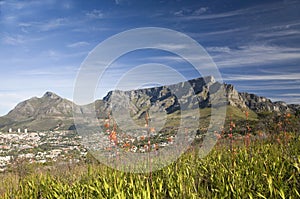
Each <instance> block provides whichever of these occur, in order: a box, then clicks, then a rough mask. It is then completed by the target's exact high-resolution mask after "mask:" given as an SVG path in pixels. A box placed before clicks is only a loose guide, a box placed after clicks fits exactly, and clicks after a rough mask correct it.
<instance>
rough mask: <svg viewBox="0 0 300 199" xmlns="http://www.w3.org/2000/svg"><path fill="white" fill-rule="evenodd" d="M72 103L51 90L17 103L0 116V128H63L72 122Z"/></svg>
mask: <svg viewBox="0 0 300 199" xmlns="http://www.w3.org/2000/svg"><path fill="white" fill-rule="evenodd" d="M72 106H73V103H72V102H71V101H69V100H66V99H63V98H61V97H59V96H58V95H56V94H54V93H52V92H46V93H45V94H44V95H43V97H41V98H37V97H33V98H30V99H28V100H25V101H23V102H21V103H19V104H18V105H17V106H16V107H15V108H14V109H13V110H11V111H10V112H9V113H8V114H7V115H5V116H3V117H1V118H0V128H1V129H2V130H7V129H8V128H13V129H17V128H21V129H25V128H28V129H30V130H45V129H47V130H48V129H65V128H68V127H69V126H70V125H71V123H72V122H73V121H72V120H73V118H72V116H73V115H72Z"/></svg>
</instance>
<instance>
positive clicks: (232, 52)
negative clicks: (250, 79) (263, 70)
mask: <svg viewBox="0 0 300 199" xmlns="http://www.w3.org/2000/svg"><path fill="white" fill-rule="evenodd" d="M207 50H208V52H210V53H212V57H213V59H214V61H215V62H216V63H217V65H218V66H219V67H227V68H235V67H246V66H254V65H266V64H274V63H280V62H284V61H290V60H298V59H299V58H300V48H292V47H284V46H268V45H249V46H240V47H238V48H235V49H231V48H229V47H228V46H221V47H208V48H207Z"/></svg>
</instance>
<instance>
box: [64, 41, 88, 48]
mask: <svg viewBox="0 0 300 199" xmlns="http://www.w3.org/2000/svg"><path fill="white" fill-rule="evenodd" d="M88 45H90V43H88V42H85V41H80V42H75V43H72V44H69V45H68V47H69V48H76V47H82V46H88Z"/></svg>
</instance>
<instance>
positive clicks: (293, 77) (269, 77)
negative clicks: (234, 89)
mask: <svg viewBox="0 0 300 199" xmlns="http://www.w3.org/2000/svg"><path fill="white" fill-rule="evenodd" d="M299 79H300V73H293V74H280V75H274V74H271V75H258V74H257V75H248V74H247V75H232V74H231V75H226V76H225V77H224V80H230V81H245V80H247V81H258V80H259V81H265V80H266V81H269V80H299Z"/></svg>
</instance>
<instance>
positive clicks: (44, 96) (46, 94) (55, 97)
mask: <svg viewBox="0 0 300 199" xmlns="http://www.w3.org/2000/svg"><path fill="white" fill-rule="evenodd" d="M42 98H43V99H45V98H46V99H47V98H48V99H60V97H59V96H58V95H56V94H55V93H53V92H50V91H47V92H46V93H45V94H44V95H43V97H42Z"/></svg>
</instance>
